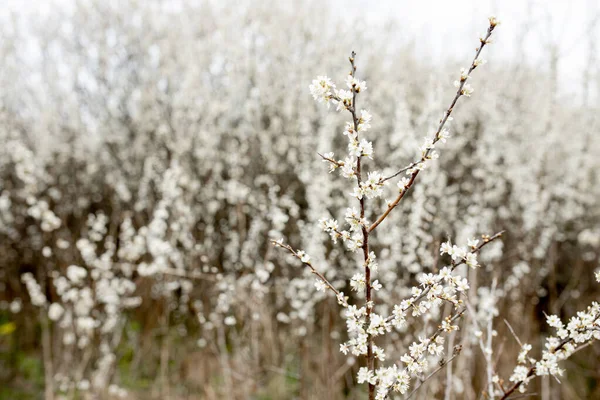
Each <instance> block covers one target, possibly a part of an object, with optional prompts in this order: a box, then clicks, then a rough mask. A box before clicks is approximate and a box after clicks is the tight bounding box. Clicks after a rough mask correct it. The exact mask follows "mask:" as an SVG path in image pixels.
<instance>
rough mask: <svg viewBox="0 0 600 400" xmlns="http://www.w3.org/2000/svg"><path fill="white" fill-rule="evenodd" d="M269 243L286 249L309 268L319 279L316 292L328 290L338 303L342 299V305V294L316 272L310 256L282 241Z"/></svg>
mask: <svg viewBox="0 0 600 400" xmlns="http://www.w3.org/2000/svg"><path fill="white" fill-rule="evenodd" d="M271 243H272V244H273V245H275V246H277V247H281V248H282V249H286V250H287V251H289V252H290V253H291V254H292V255H293V256H294V257H296V258H297V259H298V260H300V261H301V262H302V263H303V264H304V265H306V266H308V268H310V272H312V273H313V274H315V275H316V276H317V277H318V278H319V281H318V282H317V283H316V284H315V286H317V290H322V289H330V290H331V291H332V292H333V293H335V295H336V296H337V297H338V301H339V300H340V299H343V302H344V303H345V302H346V300H345V299H344V297H343V295H344V293H343V292H340V291H339V290H337V289H336V288H335V287H334V286H333V285H332V284H331V283H330V282H329V281H328V280H327V278H325V276H324V275H323V274H322V273H320V272H319V271H317V270H316V269H315V267H313V265H312V262H311V261H310V256H309V255H308V254H306V253H305V252H304V251H302V250H298V251H296V250H294V249H293V248H292V247H291V246H289V245H287V244H285V243H283V240H271ZM340 296H341V297H340Z"/></svg>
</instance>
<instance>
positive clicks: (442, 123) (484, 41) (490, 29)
mask: <svg viewBox="0 0 600 400" xmlns="http://www.w3.org/2000/svg"><path fill="white" fill-rule="evenodd" d="M495 27H496V21H495V20H492V19H491V18H490V26H489V27H488V30H487V33H486V36H485V38H481V39H480V43H481V44H480V46H479V47H478V48H477V51H476V53H475V57H474V58H473V61H472V62H471V66H470V67H469V70H468V71H467V73H466V77H464V76H461V79H460V84H459V85H458V90H457V91H456V95H455V96H454V99H453V100H452V102H451V103H450V106H449V107H448V109H447V110H446V112H445V113H444V116H443V118H442V120H441V121H440V124H439V126H438V129H437V130H436V132H435V135H434V139H433V143H432V144H435V143H437V142H438V141H439V140H440V139H441V137H440V136H439V135H440V133H441V132H442V129H444V126H445V125H446V122H447V121H448V119H449V118H450V114H452V111H453V110H454V106H455V105H456V102H457V101H458V99H459V98H460V97H461V96H463V95H464V92H463V89H464V87H465V84H466V82H467V79H468V78H469V77H470V75H471V72H473V70H474V69H475V68H477V65H478V64H477V62H476V61H477V59H478V58H479V55H480V54H481V51H482V50H483V48H484V47H485V45H486V44H488V43H489V38H490V36H491V35H492V32H493V31H494V28H495ZM430 154H431V148H428V149H427V150H426V151H425V152H424V153H423V155H422V156H421V159H420V161H416V162H415V163H416V164H415V163H413V164H415V165H418V164H420V163H422V162H425V161H426V160H427V159H429V157H430ZM419 171H420V169H416V170H415V171H414V172H412V173H411V175H410V180H409V181H408V184H407V185H406V187H405V188H404V190H402V191H401V192H400V194H398V197H396V199H395V200H394V201H392V202H391V203H390V204H389V205H388V208H387V209H386V210H385V212H384V213H383V214H382V215H380V216H379V218H377V220H375V222H373V224H372V225H371V226H370V227H369V229H368V231H369V232H372V231H373V230H374V229H375V228H377V226H379V224H381V223H382V222H383V221H384V220H385V218H386V217H387V216H388V215H389V214H390V212H392V210H393V209H394V208H396V206H397V205H398V203H400V200H402V198H403V197H404V195H405V194H406V192H408V190H409V189H410V188H411V186H412V185H413V184H414V182H415V179H417V175H419ZM399 173H400V172H398V173H396V174H395V175H394V176H396V175H398V174H399Z"/></svg>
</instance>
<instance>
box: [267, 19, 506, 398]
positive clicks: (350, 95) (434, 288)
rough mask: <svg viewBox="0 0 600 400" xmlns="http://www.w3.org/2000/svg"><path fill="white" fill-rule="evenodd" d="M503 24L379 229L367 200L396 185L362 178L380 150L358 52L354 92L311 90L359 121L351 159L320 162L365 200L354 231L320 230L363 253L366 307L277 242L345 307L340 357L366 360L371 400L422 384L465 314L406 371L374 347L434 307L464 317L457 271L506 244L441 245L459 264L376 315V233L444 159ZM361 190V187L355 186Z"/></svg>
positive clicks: (377, 176) (359, 281)
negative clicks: (431, 163)
mask: <svg viewBox="0 0 600 400" xmlns="http://www.w3.org/2000/svg"><path fill="white" fill-rule="evenodd" d="M497 24H498V22H497V21H496V19H495V18H490V25H489V28H488V30H487V34H486V35H485V37H484V38H481V39H480V42H481V45H480V47H479V48H478V49H477V52H476V55H475V59H474V60H473V62H472V63H471V66H470V68H469V69H468V71H464V70H463V71H462V74H461V78H460V81H456V82H455V85H456V86H457V88H458V91H457V93H456V96H455V98H454V100H453V101H452V103H451V105H450V107H449V108H448V110H447V111H446V113H445V115H444V117H443V118H442V120H441V122H440V125H439V127H438V130H437V131H436V133H435V135H434V137H433V138H432V139H427V142H426V143H425V145H423V146H422V147H421V159H420V160H419V161H416V162H414V163H412V164H411V165H409V167H407V168H404V169H403V170H401V171H399V173H400V172H404V171H406V172H407V174H409V175H410V179H407V178H404V179H402V180H401V181H400V182H399V184H398V186H399V188H400V194H399V195H398V197H397V198H396V200H394V201H393V202H392V203H391V204H390V205H389V206H388V209H387V210H386V211H385V212H384V213H383V215H381V216H380V217H379V218H378V219H377V220H376V221H375V222H374V223H372V224H370V223H369V222H368V221H367V219H366V200H367V199H372V198H378V197H381V196H382V195H383V187H384V186H385V185H386V184H387V181H388V180H389V179H391V178H392V177H394V176H397V175H398V173H397V174H395V175H394V176H392V177H388V178H384V177H383V176H382V174H381V173H379V172H377V171H370V172H369V173H368V175H367V177H366V179H365V177H363V174H362V167H363V165H362V163H363V158H364V157H367V158H370V159H372V158H373V144H372V143H371V142H369V141H367V140H366V139H365V138H364V137H362V136H363V134H364V133H365V132H366V131H368V130H369V129H370V128H371V124H370V123H371V114H370V113H369V112H368V111H367V110H361V111H360V116H359V113H358V108H357V95H358V94H359V93H361V92H362V91H364V90H366V89H367V86H366V83H365V82H364V81H360V80H359V79H357V78H356V75H355V74H356V70H357V68H356V64H355V57H356V53H354V52H352V53H351V56H350V57H349V61H350V67H351V70H350V73H349V74H348V76H347V77H346V79H345V84H346V86H347V88H348V89H338V88H336V85H335V84H334V83H333V81H332V80H331V79H329V78H328V77H327V76H319V77H317V79H315V80H313V82H312V84H311V85H310V86H309V88H310V92H311V94H312V96H313V97H314V99H315V100H316V101H318V102H323V103H325V104H326V105H327V106H328V107H329V106H330V105H331V104H335V105H336V106H337V107H336V109H337V111H340V110H347V111H348V112H349V113H350V115H351V116H352V120H351V121H350V122H347V123H346V126H345V130H344V133H343V134H344V135H345V136H347V138H348V155H347V157H346V158H345V159H343V160H337V159H336V158H334V154H333V153H325V154H319V156H320V157H321V158H322V159H323V161H324V162H326V163H328V164H329V171H330V172H333V171H335V170H337V169H339V170H340V171H341V173H342V175H343V177H345V178H347V179H350V180H352V181H353V186H354V190H353V192H352V193H351V195H352V196H353V197H355V198H356V199H357V200H358V206H359V207H358V209H356V208H354V207H349V208H348V209H347V210H346V214H345V222H346V223H347V224H348V225H349V229H348V230H343V229H340V227H339V224H338V221H337V220H335V219H322V220H320V224H321V227H322V229H323V230H324V231H325V232H327V233H329V235H330V236H331V239H332V241H333V242H334V243H335V242H337V240H338V239H342V240H343V241H344V243H345V244H346V247H347V248H348V250H351V251H354V252H359V251H360V252H362V256H363V257H362V258H363V265H362V267H363V268H362V271H361V273H357V274H355V275H354V276H352V279H351V280H350V286H351V288H352V289H353V290H356V291H357V292H363V293H364V294H365V302H364V306H362V307H360V308H358V307H357V306H356V305H348V303H347V302H346V299H345V297H344V294H343V292H339V291H338V290H336V289H335V288H334V287H333V286H332V285H331V284H330V283H329V282H328V281H327V279H325V277H324V276H323V275H322V274H321V273H319V272H318V271H316V270H315V268H314V267H313V265H312V264H311V262H310V257H308V255H307V254H306V253H305V252H303V251H301V250H298V251H296V250H294V249H292V247H291V246H289V245H287V244H284V243H283V241H282V240H279V241H273V242H272V243H273V244H275V245H276V246H278V247H282V248H284V249H286V250H288V251H289V252H290V253H292V255H294V256H295V257H296V258H298V259H299V260H300V261H302V262H303V263H304V264H306V265H307V266H308V267H309V268H310V269H311V271H312V273H313V274H315V275H317V283H316V284H315V286H316V287H317V289H318V290H325V289H330V290H332V291H333V292H334V293H335V294H336V296H337V298H338V302H339V303H340V304H341V305H343V306H344V307H345V308H346V324H347V330H348V335H349V337H350V339H349V340H348V341H347V342H346V343H342V344H341V345H340V351H341V352H342V353H344V354H347V353H348V352H351V353H352V354H353V355H355V356H365V358H366V365H367V366H366V367H362V368H360V370H359V372H358V383H367V384H368V385H369V390H368V393H369V396H368V398H369V400H375V399H377V400H383V399H385V398H386V397H387V396H388V393H389V391H390V390H394V391H398V392H400V393H401V394H404V393H406V392H407V390H408V388H409V383H410V374H412V375H414V376H415V377H420V376H421V375H422V374H424V373H425V372H426V368H427V363H428V361H427V358H426V357H425V355H426V353H427V352H429V353H430V354H432V355H436V356H440V355H441V354H443V352H444V346H443V345H442V344H443V338H440V337H439V335H440V334H441V333H442V332H452V331H454V330H457V329H458V326H457V325H454V324H453V322H454V321H455V320H456V319H457V318H459V317H460V316H461V315H462V314H463V313H464V312H465V310H466V309H464V308H463V309H461V310H460V311H457V313H456V314H455V315H454V316H448V317H446V318H445V319H444V320H442V321H441V324H440V325H439V327H438V329H437V330H436V331H435V332H434V333H433V335H432V336H431V337H430V338H429V339H420V342H419V343H418V342H414V343H413V344H412V345H411V346H410V347H409V350H410V352H409V353H408V354H405V355H404V356H403V357H402V358H401V361H402V362H403V363H405V364H406V367H405V368H399V367H398V366H397V365H396V364H393V365H392V366H391V367H388V368H384V367H381V368H378V369H376V368H375V360H376V359H377V360H379V361H382V362H383V361H385V353H384V351H383V349H382V348H380V347H378V346H377V345H376V344H375V338H376V337H377V336H380V335H384V334H385V333H387V332H390V331H391V329H392V326H394V327H396V328H400V327H401V326H402V325H403V324H404V323H405V315H404V314H405V312H406V311H408V309H412V315H413V316H417V315H422V314H424V313H427V312H428V310H429V309H431V308H432V307H439V306H440V305H441V304H442V303H443V302H449V303H451V304H452V305H453V306H454V308H455V309H457V310H458V309H460V308H461V307H460V306H461V305H462V303H463V302H462V300H459V299H457V296H458V295H459V294H460V293H462V292H464V291H466V290H467V289H468V288H469V285H468V282H467V280H466V279H465V278H463V277H461V276H457V275H454V274H453V272H454V270H455V269H456V268H457V267H458V266H460V265H462V264H467V265H468V266H469V267H471V268H476V267H477V266H478V265H479V264H478V262H477V255H476V254H477V253H478V252H479V250H480V249H481V248H482V247H483V246H485V245H486V244H487V243H489V242H491V241H493V240H495V239H497V238H499V237H500V236H501V235H502V232H499V233H497V234H495V235H493V236H491V237H490V236H485V235H484V236H483V237H482V239H483V240H482V242H481V244H479V240H469V242H468V246H469V247H468V248H466V247H458V246H456V245H454V246H453V245H452V244H451V243H450V242H449V241H448V242H446V243H444V244H442V245H441V247H440V254H448V255H449V256H450V257H451V258H452V262H451V264H450V265H449V266H447V267H444V268H443V269H442V270H441V271H440V272H439V273H438V274H424V275H423V276H422V277H420V278H419V281H420V283H421V286H422V287H413V288H412V293H413V295H412V297H411V298H410V299H407V300H404V301H403V302H402V303H401V304H400V305H395V306H394V309H393V315H391V316H389V317H387V318H386V317H384V316H382V315H379V314H377V313H376V312H374V309H375V302H374V298H373V297H374V296H373V294H374V291H377V290H380V289H381V287H382V285H381V284H380V283H379V281H378V280H375V281H373V282H371V279H372V273H375V272H376V271H377V263H376V261H375V260H376V255H375V253H374V252H372V251H370V249H369V235H370V233H371V232H372V231H373V230H374V229H375V228H376V227H377V226H378V225H379V224H380V223H381V222H382V221H383V220H384V219H385V218H386V216H387V215H388V214H389V213H390V212H391V210H392V209H393V208H395V207H396V206H397V205H398V203H399V201H400V200H401V199H402V197H403V196H404V194H405V193H406V191H407V190H408V189H410V187H411V186H412V184H413V183H414V181H415V179H416V177H417V175H418V173H419V171H420V170H421V169H423V168H424V165H425V161H427V160H430V159H435V158H437V153H436V152H435V151H434V150H433V149H434V147H435V144H436V143H437V142H438V141H440V140H441V141H442V142H445V141H446V139H447V138H448V137H449V134H448V131H447V130H445V129H444V126H445V124H446V122H447V121H449V120H451V117H450V114H451V113H452V110H453V108H454V106H455V104H456V102H457V100H458V99H459V98H460V97H461V96H467V97H468V96H470V95H471V93H472V92H473V89H472V88H471V86H470V85H469V84H467V83H466V81H467V79H468V78H469V77H470V74H471V73H472V72H473V70H474V69H475V68H476V67H477V66H478V65H481V64H483V62H484V61H483V60H481V59H480V58H479V56H480V54H481V51H482V50H483V47H485V45H486V44H488V43H489V42H490V41H489V38H490V36H491V34H492V31H493V30H494V28H495V26H496V25H497ZM354 182H355V183H354Z"/></svg>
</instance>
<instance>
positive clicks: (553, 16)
mask: <svg viewBox="0 0 600 400" xmlns="http://www.w3.org/2000/svg"><path fill="white" fill-rule="evenodd" d="M332 6H333V7H336V8H337V7H340V8H343V9H345V10H351V11H353V12H354V13H356V14H357V15H359V16H363V17H364V18H366V19H367V20H369V21H371V22H373V23H382V22H383V21H385V20H387V19H388V18H392V19H394V20H395V21H397V22H398V23H399V24H400V26H401V27H403V29H402V30H401V31H402V32H406V35H407V37H410V36H412V38H410V39H409V40H411V39H412V40H415V41H416V43H418V44H419V45H418V46H417V47H416V48H417V51H418V52H420V55H421V56H422V57H430V58H433V59H438V58H445V57H451V58H453V59H456V60H462V59H464V57H465V56H466V55H470V54H472V50H473V47H474V46H468V45H465V44H466V43H467V44H468V43H472V42H473V40H474V39H475V40H477V38H478V37H479V36H480V35H481V34H483V33H484V31H485V29H486V28H487V17H489V16H491V15H494V16H496V17H497V18H498V19H500V20H501V22H502V23H501V25H500V26H499V27H498V29H497V31H496V32H495V33H494V42H495V45H494V46H492V48H491V52H493V59H494V60H498V58H500V59H502V60H505V61H513V62H520V61H522V60H520V59H522V55H523V54H525V57H526V60H525V62H527V63H528V64H531V65H534V66H537V67H539V68H540V69H544V70H546V69H547V67H548V65H549V61H548V60H549V57H548V54H549V51H548V50H549V48H550V47H551V46H556V49H557V50H558V56H559V60H560V61H559V63H558V74H559V78H560V80H561V82H562V83H561V89H562V91H563V92H565V93H572V92H575V93H580V92H581V91H582V85H583V78H582V77H583V73H582V71H583V70H584V69H585V67H586V66H587V65H588V63H589V58H590V51H589V50H590V47H589V46H590V39H594V40H595V41H596V42H600V0H568V1H567V0H451V1H450V0H447V1H443V0H441V1H440V0H408V1H407V0H395V1H391V0H379V1H367V0H339V1H338V0H334V1H333V2H332ZM594 21H595V24H592V22H594ZM403 34H404V33H403ZM402 39H403V38H399V40H402ZM599 51H600V44H597V45H596V50H595V51H593V52H592V53H594V54H597V53H598V52H599ZM488 58H489V59H492V56H491V55H489V54H488ZM594 62H595V64H596V65H600V57H598V56H596V58H595V60H594ZM599 70H600V68H599V67H597V68H596V73H598V71H599Z"/></svg>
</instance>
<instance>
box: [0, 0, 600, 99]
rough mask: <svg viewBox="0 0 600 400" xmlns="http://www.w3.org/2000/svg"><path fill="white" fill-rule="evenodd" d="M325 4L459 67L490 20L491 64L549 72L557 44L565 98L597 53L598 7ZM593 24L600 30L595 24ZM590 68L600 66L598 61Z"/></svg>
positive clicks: (503, 1)
mask: <svg viewBox="0 0 600 400" xmlns="http://www.w3.org/2000/svg"><path fill="white" fill-rule="evenodd" d="M103 1H104V0H103ZM196 1H198V2H201V1H202V0H196ZM207 1H215V2H217V3H218V2H219V1H220V0H207ZM261 1H262V0H261ZM272 1H275V0H272ZM279 1H301V0H279ZM323 1H325V0H323ZM328 3H329V4H330V5H331V8H332V15H338V16H339V17H340V18H345V17H347V16H351V17H359V18H364V19H365V20H366V21H367V22H368V23H370V24H381V23H384V22H386V21H388V20H390V19H391V20H393V21H395V22H397V23H398V24H399V25H400V27H401V29H400V30H399V31H400V32H401V33H400V35H401V37H399V38H398V40H399V41H401V42H402V41H414V42H415V43H416V44H417V46H416V47H415V49H416V51H417V52H418V54H419V55H420V56H421V57H424V58H428V59H434V60H435V59H444V58H446V57H451V58H453V59H455V60H456V61H460V60H462V59H464V57H465V56H468V55H470V54H472V50H473V47H474V46H475V45H473V46H470V45H468V44H470V43H473V41H474V40H475V41H476V40H477V38H478V37H479V36H480V35H481V34H482V33H483V32H484V31H485V29H486V28H487V20H486V19H487V17H489V16H490V15H495V16H496V17H497V18H499V19H500V20H501V21H502V24H501V25H500V27H499V28H498V30H497V32H496V33H495V34H494V41H495V45H494V46H493V47H492V48H491V49H490V51H489V54H488V58H489V59H492V57H493V59H494V60H501V62H526V63H528V64H530V65H534V66H536V67H538V68H540V69H543V70H546V69H547V68H548V65H549V61H548V60H549V57H548V54H549V48H550V47H551V46H553V45H554V46H556V49H557V50H558V55H559V60H560V61H559V64H558V74H559V78H560V81H561V84H560V86H561V91H562V92H563V93H573V94H580V93H581V92H582V91H583V89H582V88H583V81H584V79H583V70H584V69H585V67H586V66H587V65H588V64H589V62H590V53H593V54H598V53H599V52H600V44H598V45H596V50H595V51H593V52H590V47H589V46H590V40H589V39H590V38H592V39H596V41H597V42H600V0H568V1H567V0H376V1H375V0H370V1H369V0H329V1H328ZM3 4H5V5H6V7H5V8H3V9H2V8H0V14H2V12H7V11H9V10H15V11H17V12H21V13H41V14H43V13H47V12H50V10H51V9H52V7H55V6H56V5H57V4H64V6H67V5H69V4H73V0H37V1H35V2H32V3H29V2H27V1H24V0H4V1H3ZM25 4H28V5H27V7H25V6H24V5H25ZM593 21H595V22H596V23H595V24H592V22H593ZM523 55H525V60H522V56H523ZM496 62H497V61H496ZM592 62H593V63H595V64H596V65H600V57H596V58H595V59H593V60H592ZM599 69H600V68H597V69H596V74H598V73H599Z"/></svg>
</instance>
